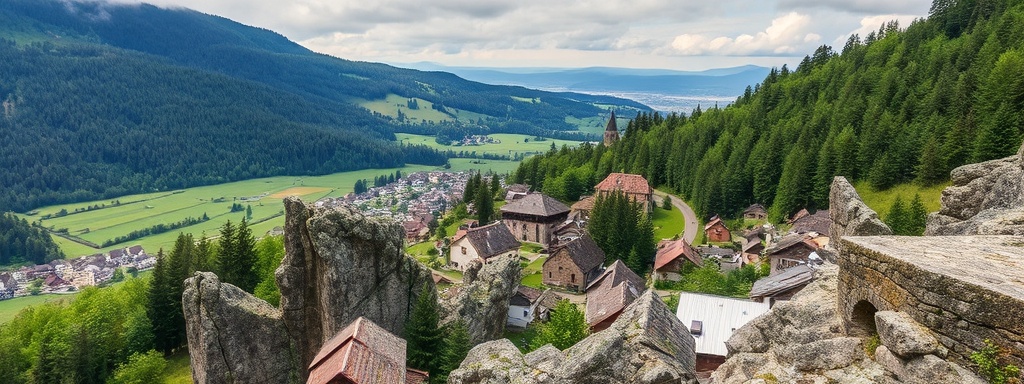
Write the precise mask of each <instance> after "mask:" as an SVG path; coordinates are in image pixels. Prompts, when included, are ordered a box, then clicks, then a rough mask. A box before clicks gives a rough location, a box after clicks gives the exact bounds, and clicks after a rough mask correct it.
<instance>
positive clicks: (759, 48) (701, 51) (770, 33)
mask: <svg viewBox="0 0 1024 384" xmlns="http://www.w3.org/2000/svg"><path fill="white" fill-rule="evenodd" d="M810 25H811V17H810V16H808V15H804V14H799V13H796V12H790V13H787V14H785V15H782V16H779V17H777V18H775V19H774V20H772V22H771V25H769V26H768V27H767V28H765V29H764V30H763V31H760V32H757V33H755V34H753V35H750V34H741V35H739V36H736V37H727V36H719V37H714V38H710V37H707V36H704V35H698V34H682V35H679V36H676V37H675V39H673V40H672V43H671V46H672V48H674V49H675V50H676V52H677V53H678V54H681V55H691V56H692V55H722V56H749V55H790V54H794V53H798V49H802V48H804V47H805V46H806V45H807V44H810V43H815V42H817V41H819V40H821V35H819V34H816V33H813V32H810V31H809V30H808V27H809V26H810Z"/></svg>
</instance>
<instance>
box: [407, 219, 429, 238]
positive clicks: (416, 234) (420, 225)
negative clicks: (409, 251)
mask: <svg viewBox="0 0 1024 384" xmlns="http://www.w3.org/2000/svg"><path fill="white" fill-rule="evenodd" d="M402 229H403V230H405V240H406V241H409V242H417V241H422V240H425V239H426V238H427V237H428V236H427V233H428V232H430V228H429V227H428V226H427V223H424V222H422V221H420V220H417V219H413V220H409V221H405V222H402Z"/></svg>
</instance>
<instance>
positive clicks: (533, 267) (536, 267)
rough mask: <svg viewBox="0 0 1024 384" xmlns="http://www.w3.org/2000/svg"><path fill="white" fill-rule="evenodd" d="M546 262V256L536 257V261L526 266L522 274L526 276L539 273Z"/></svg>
mask: <svg viewBox="0 0 1024 384" xmlns="http://www.w3.org/2000/svg"><path fill="white" fill-rule="evenodd" d="M547 260H548V257H547V256H541V257H538V258H537V260H534V261H533V262H532V263H530V264H529V265H527V266H526V268H523V274H524V275H528V274H532V273H538V272H540V271H541V269H542V268H544V262H545V261H547Z"/></svg>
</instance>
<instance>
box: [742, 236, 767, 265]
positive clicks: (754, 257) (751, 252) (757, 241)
mask: <svg viewBox="0 0 1024 384" xmlns="http://www.w3.org/2000/svg"><path fill="white" fill-rule="evenodd" d="M741 250H742V256H743V264H757V263H758V262H760V261H761V252H764V243H762V242H761V238H759V237H757V236H753V237H744V238H743V248H742V249H741Z"/></svg>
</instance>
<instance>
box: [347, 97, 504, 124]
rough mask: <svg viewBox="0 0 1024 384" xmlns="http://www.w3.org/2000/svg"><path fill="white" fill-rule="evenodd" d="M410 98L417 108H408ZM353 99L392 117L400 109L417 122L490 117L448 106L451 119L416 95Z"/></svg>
mask: <svg viewBox="0 0 1024 384" xmlns="http://www.w3.org/2000/svg"><path fill="white" fill-rule="evenodd" d="M410 99H415V100H416V104H418V105H419V108H418V109H409V104H408V101H409V100H410ZM355 101H356V103H357V104H359V106H360V107H363V108H366V109H369V110H371V111H374V112H377V113H380V114H382V115H385V116H391V117H393V118H398V111H402V114H403V115H405V117H406V119H408V121H409V122H412V123H419V122H423V121H434V122H441V121H452V120H478V119H481V118H488V117H490V116H487V115H484V114H480V113H476V112H469V111H463V110H459V109H455V108H450V107H449V108H447V109H448V110H449V111H451V112H452V113H453V114H455V117H456V119H453V118H452V117H451V116H450V115H448V114H445V113H443V112H441V111H438V110H435V109H434V108H433V106H434V104H433V103H431V102H429V101H426V100H423V99H420V98H416V97H411V98H410V97H402V96H399V95H396V94H393V93H392V94H388V96H387V97H386V98H385V99H384V100H379V99H378V100H363V99H357V100H355Z"/></svg>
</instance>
